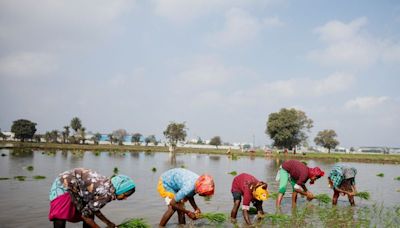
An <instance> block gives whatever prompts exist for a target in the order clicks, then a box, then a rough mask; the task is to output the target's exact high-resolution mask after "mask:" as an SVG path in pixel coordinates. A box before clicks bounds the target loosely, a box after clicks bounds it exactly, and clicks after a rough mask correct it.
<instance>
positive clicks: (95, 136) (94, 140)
mask: <svg viewBox="0 0 400 228" xmlns="http://www.w3.org/2000/svg"><path fill="white" fill-rule="evenodd" d="M100 139H101V134H100V133H98V132H97V133H96V134H94V135H93V137H92V140H93V142H94V144H96V145H98V144H99V142H100Z"/></svg>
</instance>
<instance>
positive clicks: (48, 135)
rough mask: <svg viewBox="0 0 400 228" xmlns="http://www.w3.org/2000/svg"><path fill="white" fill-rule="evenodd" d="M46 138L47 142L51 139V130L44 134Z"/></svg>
mask: <svg viewBox="0 0 400 228" xmlns="http://www.w3.org/2000/svg"><path fill="white" fill-rule="evenodd" d="M44 140H45V141H46V142H47V143H48V142H50V141H51V132H50V131H46V133H45V134H44Z"/></svg>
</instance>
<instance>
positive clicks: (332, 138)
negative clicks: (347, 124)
mask: <svg viewBox="0 0 400 228" xmlns="http://www.w3.org/2000/svg"><path fill="white" fill-rule="evenodd" d="M336 137H337V134H336V132H335V131H334V130H323V131H320V132H318V135H317V137H315V139H314V142H315V144H317V145H319V146H322V147H325V148H327V149H328V153H330V152H331V149H334V148H335V147H336V146H337V145H339V141H338V140H336Z"/></svg>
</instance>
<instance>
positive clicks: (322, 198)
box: [314, 193, 332, 203]
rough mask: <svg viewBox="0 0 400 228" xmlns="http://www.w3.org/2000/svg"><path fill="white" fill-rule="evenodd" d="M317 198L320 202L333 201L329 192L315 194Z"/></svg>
mask: <svg viewBox="0 0 400 228" xmlns="http://www.w3.org/2000/svg"><path fill="white" fill-rule="evenodd" d="M314 197H315V199H316V200H318V201H319V202H320V203H330V202H331V201H332V199H331V197H329V196H328V195H327V194H325V193H322V194H318V195H316V196H314Z"/></svg>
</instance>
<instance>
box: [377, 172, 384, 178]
mask: <svg viewBox="0 0 400 228" xmlns="http://www.w3.org/2000/svg"><path fill="white" fill-rule="evenodd" d="M376 176H378V177H384V176H385V174H384V173H378V174H376Z"/></svg>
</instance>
